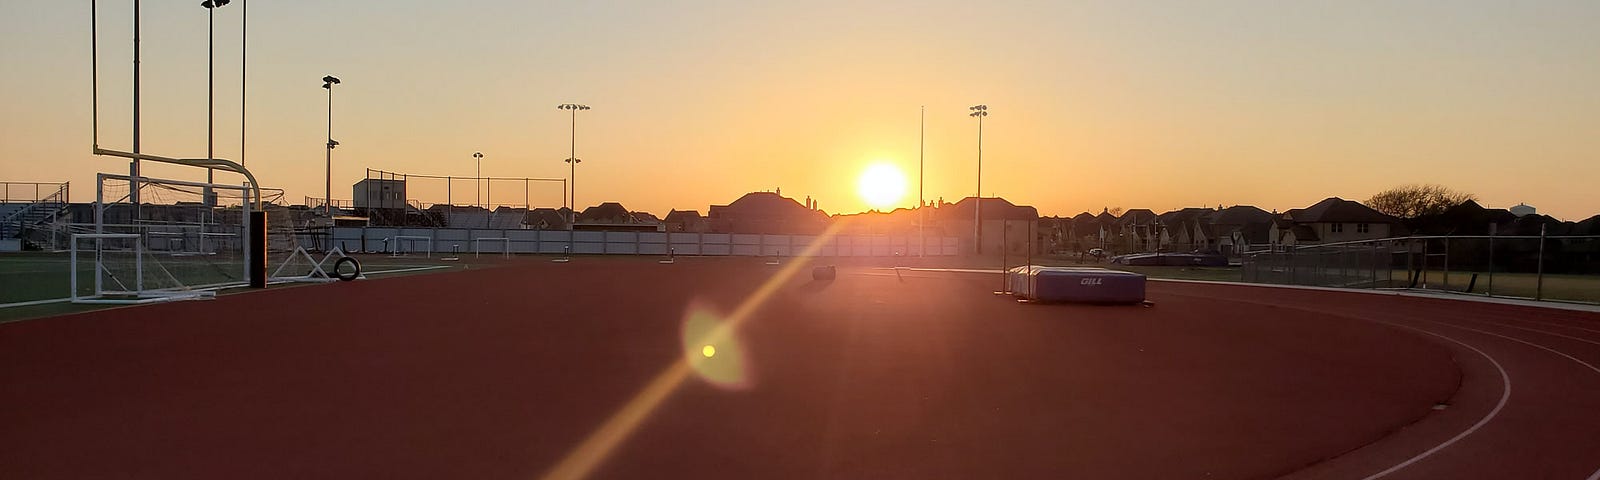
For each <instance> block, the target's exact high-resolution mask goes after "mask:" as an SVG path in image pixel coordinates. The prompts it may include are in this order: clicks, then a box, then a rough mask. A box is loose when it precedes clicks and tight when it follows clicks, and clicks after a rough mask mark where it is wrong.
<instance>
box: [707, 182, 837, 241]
mask: <svg viewBox="0 0 1600 480" xmlns="http://www.w3.org/2000/svg"><path fill="white" fill-rule="evenodd" d="M828 221H829V220H828V214H826V213H823V212H822V211H821V210H817V209H814V208H806V206H805V205H801V204H800V202H797V201H795V200H794V199H793V198H789V197H784V196H782V195H779V194H778V193H777V192H750V193H747V194H745V195H744V196H742V197H739V199H738V200H734V201H733V203H729V204H727V205H712V206H711V208H710V210H708V211H707V215H706V223H707V230H706V231H708V232H712V233H770V234H793V235H816V234H819V233H822V231H823V230H825V229H827V227H828Z"/></svg>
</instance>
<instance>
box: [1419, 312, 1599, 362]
mask: <svg viewBox="0 0 1600 480" xmlns="http://www.w3.org/2000/svg"><path fill="white" fill-rule="evenodd" d="M1418 320H1422V321H1424V322H1429V323H1437V324H1440V325H1444V326H1447V327H1451V328H1459V329H1462V330H1469V331H1473V332H1478V333H1482V334H1484V335H1494V336H1496V337H1500V338H1504V339H1506V340H1510V341H1513V342H1517V343H1521V344H1523V345H1527V346H1530V347H1533V348H1537V349H1540V350H1544V351H1546V352H1550V353H1554V354H1556V355H1560V356H1563V357H1566V358H1567V360H1572V361H1574V362H1578V363H1579V364H1581V365H1583V366H1585V367H1589V369H1590V370H1593V371H1594V373H1600V367H1595V366H1594V365H1590V364H1589V362H1585V361H1583V360H1579V359H1578V358H1577V357H1574V356H1572V355H1567V354H1566V353H1562V352H1561V351H1560V350H1556V349H1554V348H1550V347H1546V346H1544V345H1540V344H1537V343H1533V342H1530V341H1527V340H1523V339H1520V338H1517V337H1512V336H1506V335H1501V334H1498V333H1494V332H1491V331H1488V330H1479V329H1476V328H1472V327H1463V326H1460V325H1455V324H1452V323H1446V322H1441V321H1438V320H1428V319H1418ZM1591 343H1592V342H1591Z"/></svg>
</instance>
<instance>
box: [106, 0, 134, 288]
mask: <svg viewBox="0 0 1600 480" xmlns="http://www.w3.org/2000/svg"><path fill="white" fill-rule="evenodd" d="M133 154H134V157H135V158H134V159H133V163H132V165H130V166H129V167H128V170H129V174H128V176H130V177H132V179H131V181H132V183H133V185H132V187H133V188H132V192H131V193H129V194H128V195H129V197H130V198H129V200H131V201H133V219H134V220H138V219H139V209H140V207H139V159H138V158H137V157H138V155H139V0H133ZM97 277H98V275H97Z"/></svg>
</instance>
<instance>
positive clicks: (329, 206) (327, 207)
mask: <svg viewBox="0 0 1600 480" xmlns="http://www.w3.org/2000/svg"><path fill="white" fill-rule="evenodd" d="M324 86H326V87H327V88H328V154H327V170H326V173H327V176H326V177H325V178H326V183H325V184H323V190H322V195H323V197H322V205H323V209H322V213H323V214H324V215H327V216H328V218H329V219H332V218H333V85H332V84H326V85H324Z"/></svg>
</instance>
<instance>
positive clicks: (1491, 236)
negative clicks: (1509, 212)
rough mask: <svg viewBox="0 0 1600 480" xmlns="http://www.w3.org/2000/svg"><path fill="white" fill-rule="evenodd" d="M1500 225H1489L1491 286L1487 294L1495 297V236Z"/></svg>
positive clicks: (1486, 291)
mask: <svg viewBox="0 0 1600 480" xmlns="http://www.w3.org/2000/svg"><path fill="white" fill-rule="evenodd" d="M1499 227H1500V226H1499V225H1496V224H1493V223H1491V224H1489V285H1488V288H1487V290H1485V293H1486V294H1488V295H1489V296H1491V297H1492V296H1494V235H1495V233H1496V231H1497V230H1499Z"/></svg>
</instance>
